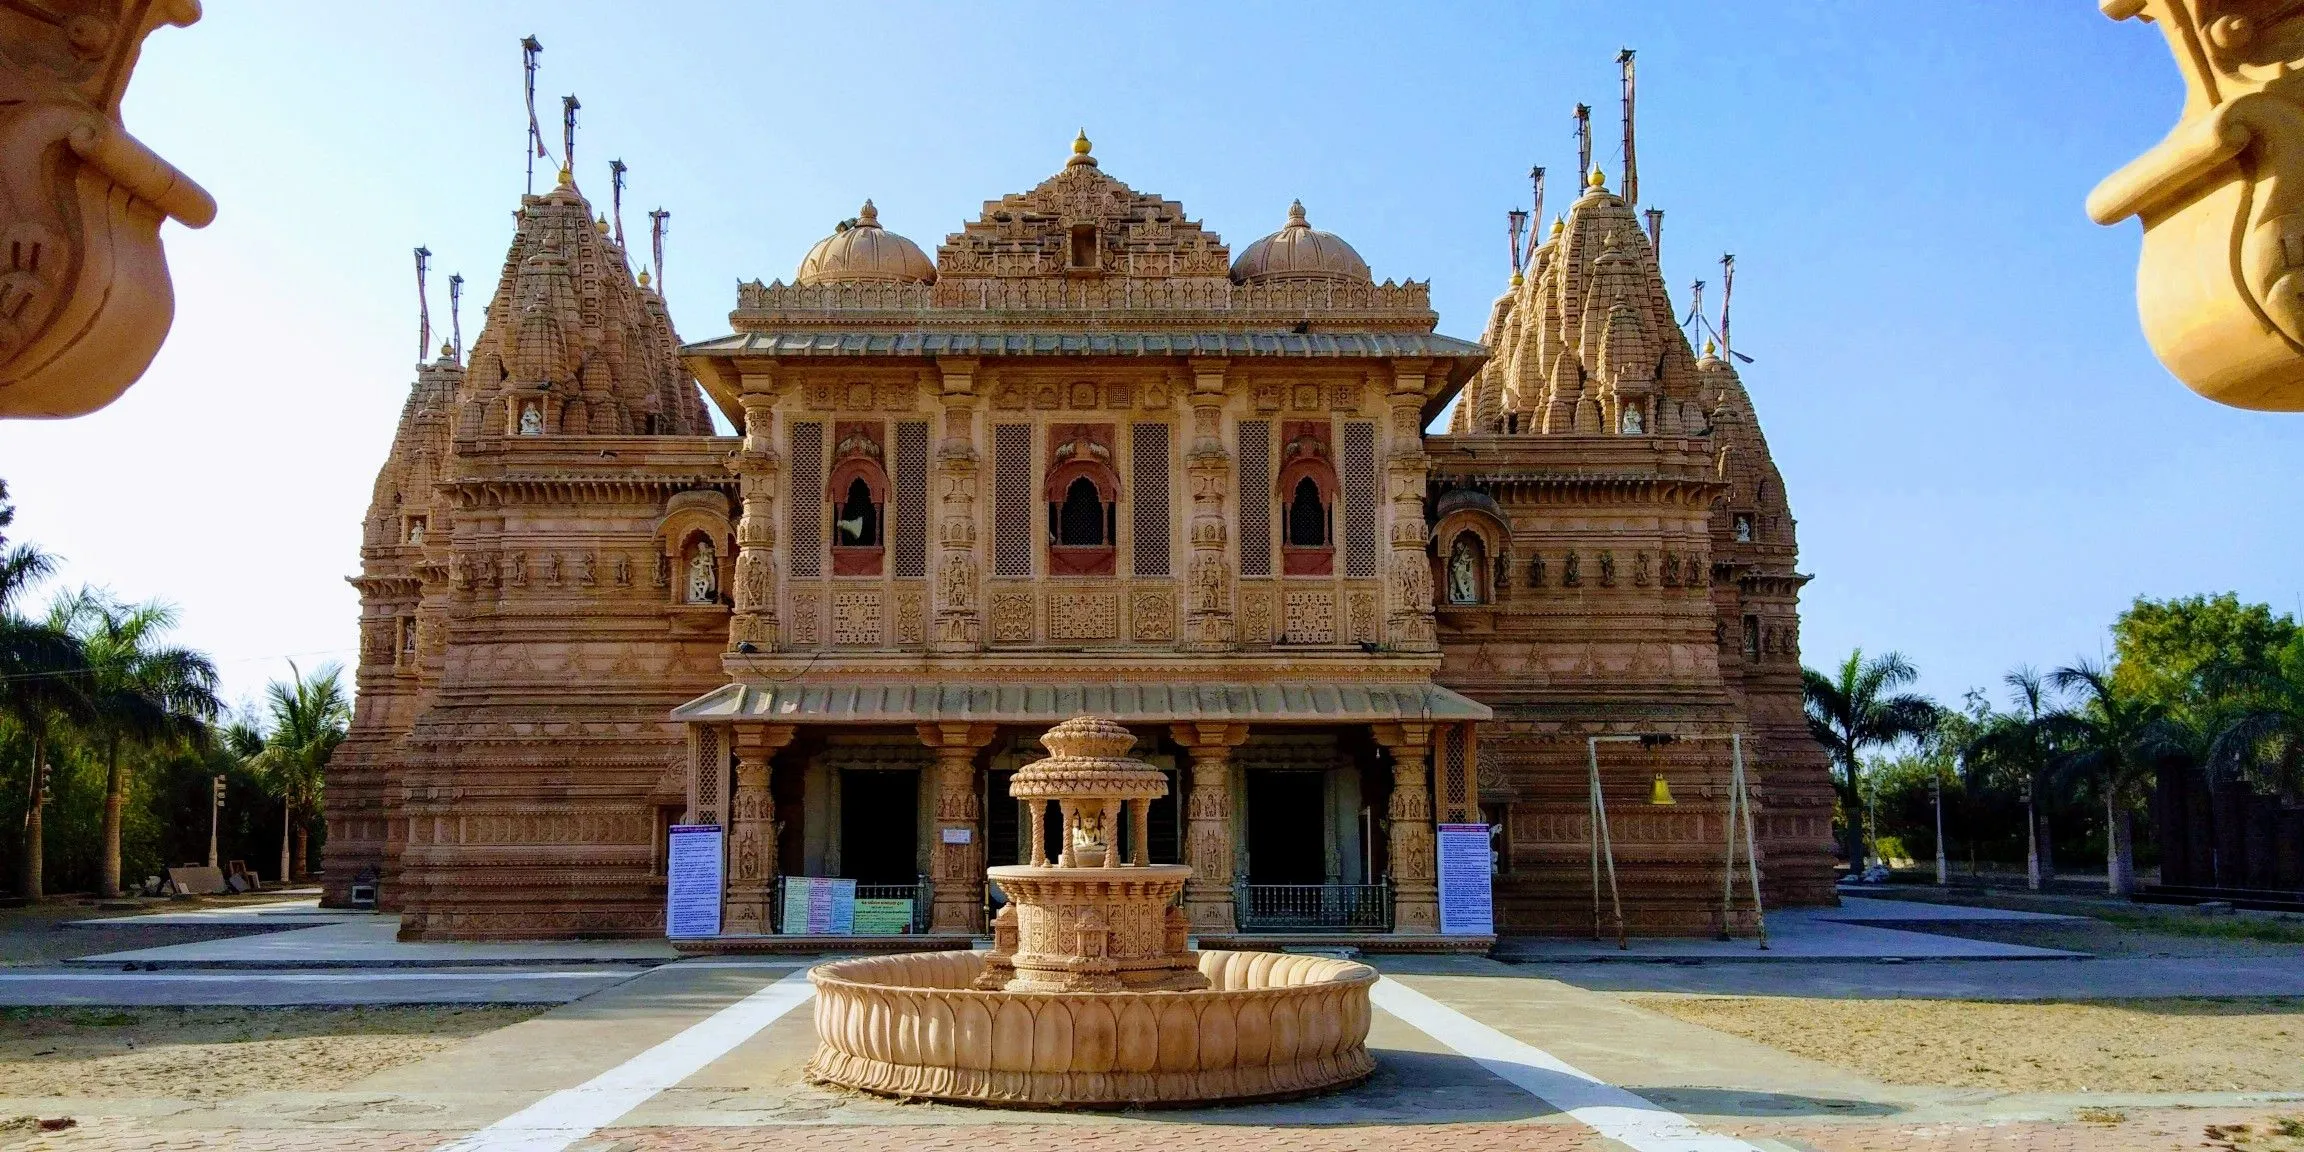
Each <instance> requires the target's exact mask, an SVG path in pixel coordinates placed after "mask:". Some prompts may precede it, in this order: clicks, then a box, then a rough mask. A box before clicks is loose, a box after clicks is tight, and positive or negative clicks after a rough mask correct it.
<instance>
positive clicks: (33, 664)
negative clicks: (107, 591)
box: [0, 486, 88, 900]
mask: <svg viewBox="0 0 2304 1152" xmlns="http://www.w3.org/2000/svg"><path fill="white" fill-rule="evenodd" d="M13 511H14V510H13V509H11V508H9V506H8V503H7V489H6V487H5V486H0V527H5V526H6V524H7V521H8V518H9V516H10V515H11V514H12V513H13ZM54 568H55V560H54V559H53V558H51V557H50V556H49V555H48V554H47V553H45V552H42V551H40V550H39V549H37V548H34V547H33V546H31V545H29V544H18V545H16V546H15V547H13V548H9V549H7V550H6V551H5V552H0V716H5V717H7V718H8V719H9V720H11V721H13V722H14V723H15V725H16V727H17V728H19V729H21V730H22V731H23V732H24V734H25V735H26V736H27V737H29V738H30V739H31V741H32V779H31V783H30V785H29V787H28V792H29V795H28V796H27V798H26V803H25V806H24V859H23V868H22V871H21V872H20V873H19V874H18V876H17V880H16V883H17V891H18V893H19V894H20V895H22V896H23V897H24V898H25V899H28V900H37V899H39V898H40V897H41V895H42V876H41V872H42V864H43V859H44V857H45V854H46V844H45V841H44V838H43V837H42V835H41V811H42V809H43V808H45V807H46V806H47V802H48V752H49V749H50V747H51V746H52V743H53V741H52V735H53V733H54V731H55V728H56V725H57V723H58V722H59V721H63V720H70V719H75V718H79V717H84V716H86V715H87V714H88V698H87V693H86V687H87V684H86V679H87V673H88V664H87V660H86V658H85V657H84V655H83V654H82V652H81V650H80V642H79V641H78V640H76V639H74V638H73V637H72V635H71V634H70V633H69V632H65V631H63V630H61V629H58V628H54V627H51V626H50V625H49V622H47V621H45V620H35V619H32V618H30V617H27V616H25V615H24V614H23V613H22V612H21V611H20V607H21V602H22V600H23V598H24V595H25V593H26V592H28V591H29V590H30V589H31V587H32V585H34V584H37V583H39V582H40V581H41V580H42V579H44V578H45V577H46V576H47V575H48V574H49V573H50V572H51V571H53V570H54Z"/></svg>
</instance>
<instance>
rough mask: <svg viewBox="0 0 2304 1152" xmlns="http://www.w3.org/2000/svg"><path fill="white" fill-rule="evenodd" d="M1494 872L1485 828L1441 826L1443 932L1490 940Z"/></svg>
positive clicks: (1492, 924) (1486, 828) (1483, 825)
mask: <svg viewBox="0 0 2304 1152" xmlns="http://www.w3.org/2000/svg"><path fill="white" fill-rule="evenodd" d="M1492 868H1493V863H1492V857H1491V855H1490V853H1489V847H1488V826H1487V825H1486V824H1442V825H1441V826H1440V932H1441V934H1442V935H1445V936H1489V935H1493V934H1495V931H1496V905H1495V895H1494V891H1493V888H1492V886H1491V884H1490V880H1491V876H1490V872H1491V870H1492Z"/></svg>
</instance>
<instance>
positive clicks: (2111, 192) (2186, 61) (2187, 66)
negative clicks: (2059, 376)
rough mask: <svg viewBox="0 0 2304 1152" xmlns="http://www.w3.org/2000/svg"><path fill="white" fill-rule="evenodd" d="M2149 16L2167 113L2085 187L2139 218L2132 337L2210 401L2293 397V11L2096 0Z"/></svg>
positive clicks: (2278, 403) (2297, 322) (2301, 123)
mask: <svg viewBox="0 0 2304 1152" xmlns="http://www.w3.org/2000/svg"><path fill="white" fill-rule="evenodd" d="M2099 6H2100V7H2101V8H2102V9H2103V11H2104V14H2105V15H2107V16H2110V17H2111V18H2113V19H2115V20H2126V19H2130V18H2132V17H2140V18H2142V19H2144V20H2146V21H2148V22H2150V23H2154V24H2158V25H2159V26H2160V30H2161V32H2162V34H2164V35H2165V36H2166V37H2167V38H2168V46H2169V49H2170V50H2171V51H2172V52H2173V53H2174V54H2175V57H2176V67H2177V70H2178V71H2179V72H2181V73H2183V75H2184V110H2183V114H2182V116H2181V118H2180V119H2178V120H2177V122H2176V127H2175V128H2174V129H2172V130H2170V131H2169V133H2168V135H2167V137H2166V138H2164V139H2163V140H2161V141H2160V143H2158V144H2156V145H2154V146H2153V147H2152V149H2151V150H2150V151H2148V152H2146V153H2144V155H2142V156H2139V157H2137V158H2136V159H2135V160H2133V161H2130V162H2129V163H2128V165H2127V166H2126V167H2124V168H2122V169H2120V170H2119V171H2118V172H2115V173H2113V174H2112V175H2111V176H2109V177H2107V178H2106V179H2105V180H2104V182H2103V183H2102V184H2099V185H2097V186H2096V190H2095V191H2094V192H2092V193H2090V194H2089V196H2088V214H2089V215H2090V216H2091V217H2093V218H2094V219H2095V220H2096V222H2097V223H2099V224H2116V223H2119V222H2120V221H2122V220H2126V219H2127V218H2129V217H2130V216H2136V217H2140V218H2141V219H2142V220H2143V223H2144V249H2143V255H2142V257H2141V258H2140V259H2139V261H2138V263H2137V269H2136V306H2137V312H2138V314H2139V315H2140V316H2141V318H2142V320H2143V324H2144V337H2145V339H2146V340H2148V341H2150V342H2151V345H2152V351H2153V352H2154V353H2155V354H2156V355H2158V356H2159V357H2160V362H2161V363H2162V364H2164V365H2166V366H2167V368H2168V371H2170V372H2171V373H2173V374H2175V376H2176V378H2177V379H2179V380H2182V381H2183V382H2184V383H2185V385H2186V386H2187V387H2190V388H2191V389H2192V390H2193V391H2195V392H2198V393H2199V394H2201V395H2202V396H2206V397H2207V398H2209V399H2211V400H2214V401H2216V402H2218V403H2220V404H2229V405H2232V406H2234V407H2237V408H2256V409H2263V410H2268V411H2304V76H2300V75H2296V74H2294V73H2295V70H2296V68H2297V67H2298V65H2299V64H2304V11H2299V10H2298V9H2296V7H2295V6H2294V5H2291V4H2287V3H2279V2H2275V0H2099Z"/></svg>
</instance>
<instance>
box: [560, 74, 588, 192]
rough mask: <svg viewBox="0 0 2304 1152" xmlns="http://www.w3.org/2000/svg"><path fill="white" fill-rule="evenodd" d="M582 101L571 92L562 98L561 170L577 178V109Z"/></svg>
mask: <svg viewBox="0 0 2304 1152" xmlns="http://www.w3.org/2000/svg"><path fill="white" fill-rule="evenodd" d="M583 106H584V105H583V103H582V102H580V101H578V100H577V99H576V94H575V93H573V92H571V93H569V94H568V95H566V96H562V97H561V98H560V170H561V171H562V172H566V173H567V174H568V178H569V179H571V180H573V179H575V178H576V110H577V109H579V108H582V107H583Z"/></svg>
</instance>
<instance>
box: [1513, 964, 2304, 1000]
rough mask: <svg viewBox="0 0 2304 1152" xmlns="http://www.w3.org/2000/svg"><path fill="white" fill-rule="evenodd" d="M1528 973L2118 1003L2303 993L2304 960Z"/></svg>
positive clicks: (1632, 985)
mask: <svg viewBox="0 0 2304 1152" xmlns="http://www.w3.org/2000/svg"><path fill="white" fill-rule="evenodd" d="M1520 970H1521V971H1523V972H1525V973H1527V974H1528V975H1530V976H1538V977H1543V978H1545V979H1550V980H1558V981H1560V982H1562V983H1565V984H1573V985H1575V986H1576V987H1578V988H1586V989H1591V990H1594V991H1605V992H1690V993H1699V994H1704V995H1713V996H1842V997H1851V998H1857V999H1910V1000H2122V999H2150V998H2153V997H2162V996H2304V957H2299V958H2296V959H2286V960H2283V959H2269V958H2259V957H2229V958H2226V957H2143V956H2135V957H2128V956H2123V957H2097V958H2093V959H2088V960H2081V961H2075V962H2071V963H2059V964H2021V963H2018V964H1977V963H1971V962H1966V961H1958V960H1950V961H1946V960H1929V961H1920V962H1914V963H1897V964H1886V963H1881V962H1878V961H1871V962H1853V963H1850V962H1836V961H1819V962H1815V963H1809V964H1770V963H1757V964H1754V963H1741V962H1737V961H1719V960H1705V961H1701V962H1690V961H1669V962H1652V963H1645V964H1590V963H1570V964H1547V963H1531V964H1525V965H1521V966H1520Z"/></svg>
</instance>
